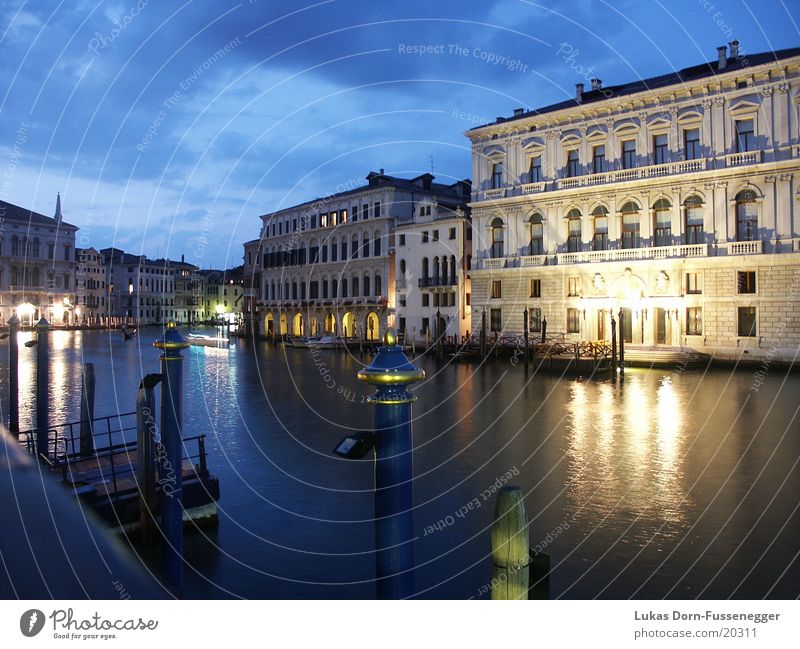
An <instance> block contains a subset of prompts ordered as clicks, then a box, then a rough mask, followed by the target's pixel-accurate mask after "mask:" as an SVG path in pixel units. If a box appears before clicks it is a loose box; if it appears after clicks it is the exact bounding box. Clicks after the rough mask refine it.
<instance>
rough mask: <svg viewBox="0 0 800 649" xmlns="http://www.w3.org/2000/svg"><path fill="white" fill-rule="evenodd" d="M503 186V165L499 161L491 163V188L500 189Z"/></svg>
mask: <svg viewBox="0 0 800 649" xmlns="http://www.w3.org/2000/svg"><path fill="white" fill-rule="evenodd" d="M502 186H503V165H501V164H500V163H499V162H495V163H494V164H492V189H500V188H501V187H502Z"/></svg>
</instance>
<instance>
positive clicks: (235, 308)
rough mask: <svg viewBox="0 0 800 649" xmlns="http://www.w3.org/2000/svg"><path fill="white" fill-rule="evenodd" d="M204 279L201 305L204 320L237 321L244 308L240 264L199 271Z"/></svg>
mask: <svg viewBox="0 0 800 649" xmlns="http://www.w3.org/2000/svg"><path fill="white" fill-rule="evenodd" d="M201 272H202V274H203V277H204V280H205V300H204V305H203V310H204V314H205V315H204V318H205V320H208V321H211V320H218V319H219V320H224V321H226V322H232V323H233V322H235V323H239V322H241V321H242V309H243V308H244V286H243V281H244V273H243V269H242V266H239V267H237V268H233V269H231V270H204V271H201Z"/></svg>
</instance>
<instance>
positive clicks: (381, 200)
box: [244, 170, 463, 340]
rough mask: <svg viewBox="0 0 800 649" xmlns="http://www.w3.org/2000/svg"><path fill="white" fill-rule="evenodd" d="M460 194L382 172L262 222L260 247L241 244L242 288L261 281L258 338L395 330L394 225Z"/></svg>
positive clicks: (458, 188)
mask: <svg viewBox="0 0 800 649" xmlns="http://www.w3.org/2000/svg"><path fill="white" fill-rule="evenodd" d="M462 195H463V189H462V183H455V184H453V185H444V184H440V183H435V182H434V177H433V176H432V175H431V174H423V175H421V176H418V177H416V178H413V179H410V180H408V179H404V178H397V177H393V176H388V175H386V174H384V172H383V170H381V171H380V172H379V173H376V172H371V173H370V174H369V175H368V176H367V184H366V185H359V186H356V187H353V188H352V189H347V190H345V191H341V192H337V193H336V194H333V195H330V196H327V197H325V198H321V199H319V200H316V201H310V202H307V203H302V204H300V205H297V206H294V207H290V208H287V209H284V210H280V211H278V212H274V213H271V214H266V215H264V216H262V217H261V220H262V229H261V237H260V239H259V246H258V248H257V249H255V250H254V246H253V245H251V244H247V245H246V246H245V256H246V257H247V255H248V253H249V255H250V261H249V263H248V259H247V258H246V259H245V270H244V273H245V282H246V281H247V277H253V276H255V274H256V273H258V275H259V276H260V281H261V286H260V296H259V301H258V305H259V306H258V308H259V315H258V323H259V331H258V333H260V334H262V335H267V336H270V335H272V334H273V333H274V334H276V335H287V334H288V335H291V336H313V335H316V334H319V333H323V332H329V333H335V334H336V335H340V336H345V335H346V336H347V337H349V338H356V337H357V338H363V339H366V340H378V339H379V337H380V335H381V334H382V333H383V331H385V329H386V328H387V326H394V325H395V324H396V323H395V319H396V313H395V305H396V292H395V289H396V287H395V226H396V225H397V224H400V223H404V222H410V221H411V220H412V217H413V214H414V210H415V206H416V205H417V204H418V203H419V202H420V201H424V200H433V201H438V200H441V201H445V202H448V201H449V202H451V203H452V202H458V200H459V199H460V197H462ZM461 200H463V198H461ZM254 256H255V258H256V260H258V259H260V261H261V269H260V271H255V270H254V268H253V266H252V258H253V257H254Z"/></svg>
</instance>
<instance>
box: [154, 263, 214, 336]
mask: <svg viewBox="0 0 800 649" xmlns="http://www.w3.org/2000/svg"><path fill="white" fill-rule="evenodd" d="M156 263H159V264H160V265H163V266H165V267H168V268H171V269H172V272H173V277H174V278H175V321H176V322H178V323H180V324H185V325H188V326H192V325H194V324H196V323H198V322H203V320H205V319H206V318H205V315H204V308H203V298H204V296H205V277H204V276H203V274H202V273H201V272H200V268H199V267H197V266H195V265H194V264H190V263H188V262H187V261H186V260H185V258H184V256H183V255H181V260H180V261H170V260H157V262H156Z"/></svg>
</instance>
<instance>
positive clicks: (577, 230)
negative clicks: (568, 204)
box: [567, 209, 581, 252]
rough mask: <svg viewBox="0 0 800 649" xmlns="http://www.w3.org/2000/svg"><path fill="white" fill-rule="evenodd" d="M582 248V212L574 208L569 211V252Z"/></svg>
mask: <svg viewBox="0 0 800 649" xmlns="http://www.w3.org/2000/svg"><path fill="white" fill-rule="evenodd" d="M580 249H581V212H580V210H578V209H572V210H570V211H569V212H568V213H567V252H578V251H580Z"/></svg>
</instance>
